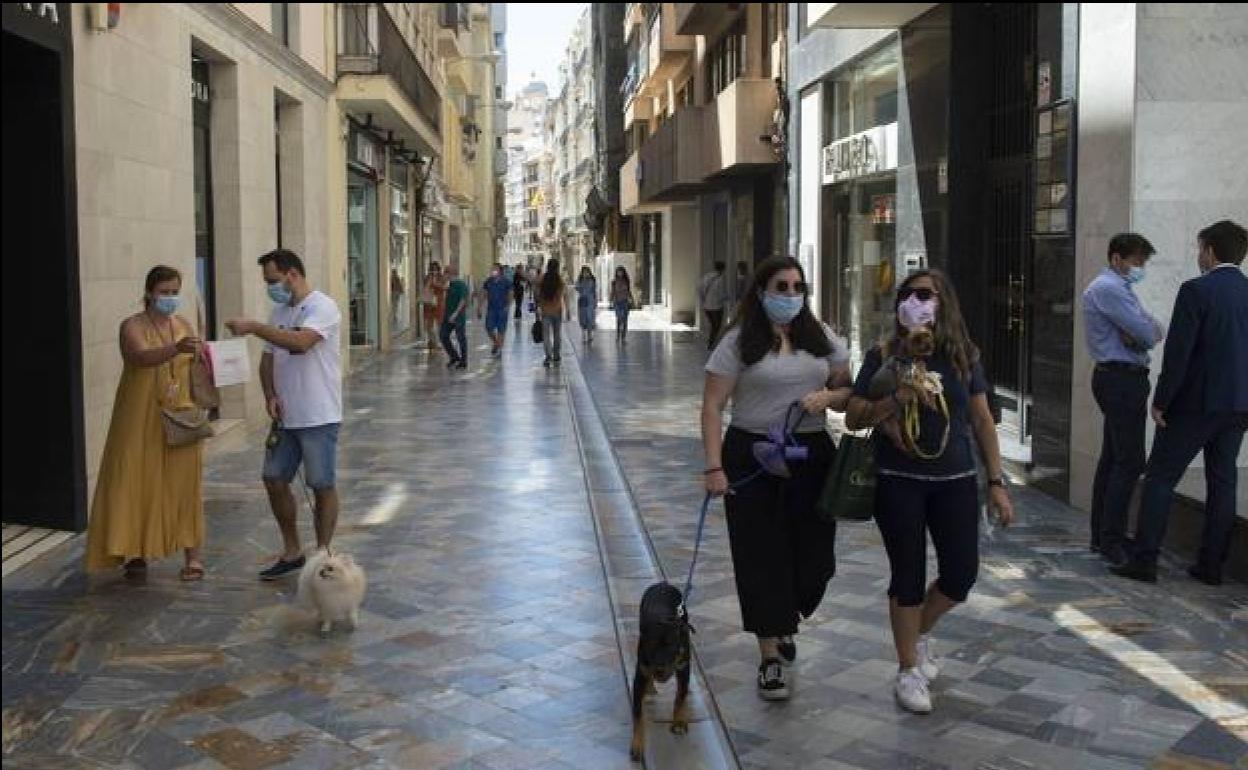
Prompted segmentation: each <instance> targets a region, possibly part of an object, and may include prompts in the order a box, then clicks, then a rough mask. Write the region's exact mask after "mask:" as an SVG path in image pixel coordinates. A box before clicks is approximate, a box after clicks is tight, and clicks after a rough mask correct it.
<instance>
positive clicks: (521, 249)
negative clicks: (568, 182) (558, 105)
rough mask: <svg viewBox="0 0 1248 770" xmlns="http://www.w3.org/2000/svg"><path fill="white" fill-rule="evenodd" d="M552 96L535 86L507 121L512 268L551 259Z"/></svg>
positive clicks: (528, 89) (514, 103) (508, 258)
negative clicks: (549, 139)
mask: <svg viewBox="0 0 1248 770" xmlns="http://www.w3.org/2000/svg"><path fill="white" fill-rule="evenodd" d="M549 102H550V97H549V90H548V89H547V87H546V84H545V83H542V82H540V81H532V82H530V83H529V84H528V85H526V86H525V87H524V88H523V89H521V90H520V92H519V93H518V94H517V95H516V97H515V99H513V100H512V104H511V109H510V110H509V112H508V115H507V142H506V146H507V159H508V160H507V163H508V167H507V206H508V211H507V239H506V250H505V252H506V253H505V256H506V261H507V263H508V264H511V265H515V264H525V265H528V266H540V265H543V264H545V262H546V260H547V259H549V258H550V257H551V256H553V253H552V250H551V246H552V241H551V233H550V230H549V220H550V219H551V216H552V215H551V211H552V210H553V201H552V200H551V180H550V168H551V164H550V150H549V148H548V147H547V144H546V137H547V135H548V134H547V129H546V121H547V117H548V114H549V113H548V104H549Z"/></svg>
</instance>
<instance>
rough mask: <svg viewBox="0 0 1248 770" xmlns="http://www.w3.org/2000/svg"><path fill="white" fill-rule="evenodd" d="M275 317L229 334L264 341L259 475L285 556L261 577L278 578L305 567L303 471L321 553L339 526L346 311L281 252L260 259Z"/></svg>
mask: <svg viewBox="0 0 1248 770" xmlns="http://www.w3.org/2000/svg"><path fill="white" fill-rule="evenodd" d="M258 262H259V264H260V268H261V270H262V275H263V277H264V282H265V284H267V290H268V294H269V299H270V300H272V301H273V303H274V308H273V313H272V315H271V316H270V317H269V322H268V323H267V324H262V323H258V322H256V321H252V320H249V319H246V318H236V319H233V320H231V321H227V322H226V324H225V325H226V328H228V329H229V330H230V332H231V333H233V334H235V335H238V336H240V337H241V336H244V335H248V334H254V335H256V336H257V337H259V338H260V339H262V340H264V342H265V346H264V355H263V356H262V357H261V359H260V385H261V387H262V388H263V389H264V399H265V405H266V407H267V409H268V412H269V417H270V418H272V420H273V428H272V430H271V432H270V440H269V442H268V446H267V447H266V452H265V455H264V470H263V471H262V473H261V476H262V478H263V479H264V486H265V489H266V490H267V491H268V493H269V504H270V505H271V507H272V509H273V517H274V518H275V519H276V520H277V525H278V528H279V529H280V530H281V533H282V546H283V551H282V555H281V557H280V558H279V559H278V560H277V561H276V562H275V563H274V564H273V565H272V566H270V567H269V568H268V569H265V570H263V571H261V573H260V578H261V579H262V580H276V579H278V578H280V577H283V576H285V575H288V574H290V573H292V572H297V571H298V570H300V569H302V568H303V565H304V564H305V562H306V560H305V558H304V555H303V549H302V547H301V546H300V544H299V527H298V523H297V520H296V517H297V514H298V506H297V505H296V504H295V496H294V494H293V493H292V492H291V489H290V485H291V482H293V481H294V479H295V475H296V473H297V472H298V470H299V467H300V465H302V466H303V473H304V483H305V484H307V486H308V487H310V488H311V489H312V495H313V498H314V499H315V501H316V510H315V512H314V516H313V519H312V523H313V526H314V528H315V530H316V547H317V548H318V549H320V548H329V545H330V543H331V542H332V541H333V539H334V530H335V529H336V528H337V526H338V508H339V502H338V489H337V482H336V479H337V472H336V470H337V463H338V433H339V429H340V427H341V425H342V360H341V352H340V350H341V346H340V340H341V333H340V329H341V326H342V313H341V312H340V311H339V310H338V304H337V303H336V302H334V300H333V299H331V298H330V297H329V296H328V295H327V294H324V293H323V292H320V291H316V290H314V289H313V288H312V286H311V285H310V284H309V283H308V279H307V272H306V271H305V270H304V267H303V260H301V259H300V258H299V256H298V255H297V254H295V253H294V252H293V251H290V250H288V249H275V250H274V251H270V252H269V253H267V254H265V255H264V256H262V257H260V259H259V260H258Z"/></svg>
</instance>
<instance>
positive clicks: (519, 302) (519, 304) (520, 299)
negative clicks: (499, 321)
mask: <svg viewBox="0 0 1248 770" xmlns="http://www.w3.org/2000/svg"><path fill="white" fill-rule="evenodd" d="M523 309H524V293H523V292H522V293H520V294H518V295H517V296H516V316H515V317H516V320H517V321H518V320H520V317H521V311H522V310H523Z"/></svg>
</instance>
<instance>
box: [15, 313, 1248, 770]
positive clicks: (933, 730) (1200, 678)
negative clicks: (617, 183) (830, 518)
mask: <svg viewBox="0 0 1248 770" xmlns="http://www.w3.org/2000/svg"><path fill="white" fill-rule="evenodd" d="M604 321H608V322H609V316H608V317H605V318H604ZM604 325H606V324H604ZM662 328H663V325H662V324H659V323H655V322H647V320H646V319H645V317H644V316H642V317H639V318H638V319H637V322H636V323H635V324H634V329H635V330H636V331H634V332H632V333H631V336H630V340H629V342H628V344H627V345H626V346H623V347H617V346H616V345H615V343H614V342H613V339H612V337H613V335H612V334H611V332H610V330H609V328H608V329H604V330H603V332H602V333H600V335H599V339H598V341H596V342H595V343H593V346H592V348H591V349H588V350H583V351H582V356H581V360H580V363H579V368H580V370H581V371H582V372H583V374H584V376H585V377H586V379H587V380H588V382H589V385H590V387H591V388H592V390H593V393H594V399H595V400H596V402H597V406H598V409H599V412H600V413H601V415H602V417H603V420H604V422H605V426H606V428H607V431H608V434H609V436H610V437H611V439H612V442H613V445H614V449H615V452H616V455H617V457H618V459H619V461H620V462H621V465H622V469H623V471H624V473H625V476H626V479H627V481H628V484H629V486H630V488H631V490H632V493H633V497H634V498H635V500H636V502H637V504H638V506H639V507H640V510H641V513H642V514H643V516H644V520H645V522H646V525H647V528H648V530H649V534H650V537H651V539H652V541H653V542H654V544H655V546H656V550H657V552H658V554H659V556H660V558H661V560H662V561H663V567H664V569H665V571H666V573H667V574H668V575H670V576H677V575H681V574H683V570H684V569H685V567H686V566H687V564H688V559H689V556H690V555H691V551H692V544H693V533H694V527H695V523H696V515H697V505H698V503H699V502H700V500H701V492H700V490H699V488H698V483H699V482H700V470H701V464H702V459H701V450H700V446H699V443H698V439H697V427H696V425H697V406H698V399H699V392H700V387H701V369H700V367H701V363H702V360H703V358H704V355H705V353H704V347H705V345H704V343H703V342H702V341H701V340H700V338H698V337H697V336H696V335H694V334H693V333H690V332H684V331H676V332H671V331H661V329H662ZM472 331H473V332H474V333H475V332H478V331H479V329H477V328H476V327H475V326H474V327H473V328H472ZM523 331H527V328H526V329H524V330H523ZM567 332H568V333H567V334H566V335H565V336H566V337H568V338H572V339H573V340H575V338H576V337H577V336H578V331H577V330H576V329H575V327H574V326H573V327H570V328H569V329H568V330H567ZM474 340H477V341H478V342H479V341H480V336H479V335H474ZM578 347H579V346H578ZM474 353H475V360H474V361H473V362H472V366H471V368H470V370H469V371H468V372H465V373H454V374H451V373H447V372H446V370H445V369H444V368H443V361H444V359H442V358H441V357H440V356H435V357H434V358H432V359H429V358H427V357H426V354H425V353H424V352H421V351H417V350H401V351H397V352H396V353H394V354H391V355H389V356H386V357H382V358H380V359H378V360H377V361H375V362H373V363H371V364H370V365H368V366H367V367H365V368H364V370H363V371H362V372H360V373H359V374H357V375H356V376H355V377H353V378H352V379H351V381H350V383H349V388H348V393H347V405H348V414H347V421H346V424H345V425H344V429H343V434H342V454H341V457H340V486H341V488H342V491H343V499H344V511H343V517H342V526H341V527H340V530H339V538H338V540H337V541H336V543H337V545H338V546H339V547H340V548H341V549H343V550H347V551H351V552H353V553H354V554H355V555H356V556H357V559H358V560H359V561H360V562H361V563H362V564H364V565H365V567H366V568H367V569H368V570H369V578H370V581H369V582H370V588H369V593H368V597H367V599H366V601H365V607H364V613H363V618H362V622H361V627H360V628H359V630H358V631H356V632H355V633H354V634H349V633H346V632H343V631H335V633H334V634H333V635H332V636H331V637H329V638H327V639H322V638H320V637H319V636H317V634H316V633H315V626H314V623H313V621H312V619H311V618H310V617H309V616H307V615H305V614H303V613H302V612H301V611H299V610H298V609H296V608H295V607H294V606H293V605H292V603H291V598H292V596H291V592H292V589H293V585H292V584H291V583H277V584H266V583H260V582H258V581H257V580H256V579H255V573H256V571H257V570H258V569H260V568H261V567H263V566H265V565H266V564H267V563H268V562H269V561H270V560H271V559H272V558H273V557H274V556H275V554H276V549H277V548H278V538H277V534H276V531H275V528H274V525H273V523H272V520H271V517H270V514H269V513H268V509H267V504H266V502H265V500H264V498H263V493H262V490H261V488H260V485H259V483H258V482H257V481H256V477H257V475H258V468H259V462H260V454H259V449H258V447H259V444H260V442H261V440H262V435H260V434H252V435H245V434H240V435H235V436H231V437H227V438H226V439H225V440H224V441H223V442H222V444H220V445H219V446H217V447H216V448H214V450H213V452H212V455H211V459H210V461H209V462H208V464H207V467H206V470H205V476H206V487H205V488H206V493H207V495H208V504H207V508H208V514H207V515H208V525H209V532H210V541H209V544H208V547H207V550H206V553H205V557H206V561H207V564H208V568H209V575H208V578H207V580H205V581H204V582H203V583H200V584H194V585H186V584H182V583H179V582H178V580H177V574H176V570H177V564H176V562H175V561H173V560H170V561H168V562H166V563H163V564H160V565H156V566H155V567H154V568H153V570H152V574H151V576H150V577H149V578H148V580H147V582H146V583H145V584H134V583H128V582H125V581H123V580H121V579H119V578H116V577H113V576H104V577H98V578H92V579H90V580H88V579H87V578H85V577H84V576H83V575H82V572H81V569H80V566H79V564H80V556H81V539H80V538H79V539H76V540H75V541H73V542H72V543H68V544H65V545H62V546H60V547H58V549H56V550H55V551H53V552H51V553H50V554H48V555H47V556H45V557H43V558H41V559H40V560H38V561H37V562H36V563H34V564H33V565H31V566H29V567H27V568H25V569H23V570H22V571H21V572H19V573H18V574H17V575H15V576H12V577H9V578H6V579H5V581H4V588H3V641H4V644H3V724H4V766H5V767H6V768H7V767H13V768H97V767H109V768H113V767H117V768H134V769H139V768H143V769H146V768H152V769H155V768H159V769H160V770H165V769H167V768H169V769H171V768H204V769H208V768H237V769H238V770H250V769H251V768H287V767H289V768H300V769H301V770H305V769H309V768H343V769H344V770H345V769H346V768H383V767H395V768H433V769H441V768H477V769H480V768H491V769H493V770H506V769H507V768H539V769H540V768H564V769H565V770H566V768H569V767H577V768H582V769H583V770H599V769H600V768H605V769H606V770H611V768H626V767H630V763H629V762H628V757H627V753H626V748H627V736H628V713H627V711H628V709H627V701H626V697H627V696H626V687H625V683H624V677H623V675H622V674H623V672H622V669H621V663H620V656H619V649H618V646H617V639H616V637H615V632H614V628H615V627H614V624H613V619H612V616H611V607H610V606H609V602H608V600H607V592H606V586H605V583H604V578H603V567H602V563H601V561H600V557H599V553H598V544H597V543H598V541H597V538H596V536H595V530H594V526H595V525H594V522H593V521H592V519H591V517H590V516H589V514H588V511H587V508H588V506H587V494H586V487H585V472H584V470H583V468H582V465H581V459H580V455H579V454H578V447H577V437H576V435H575V434H574V430H573V421H572V419H571V414H570V411H569V402H568V391H567V388H566V384H565V383H566V380H565V377H571V376H574V370H575V367H576V365H575V364H573V362H571V361H568V362H567V364H566V366H567V368H568V371H567V372H562V373H561V372H558V371H550V372H548V371H546V370H544V369H542V367H541V366H540V363H539V361H540V349H539V348H537V347H535V346H533V345H532V344H531V343H529V342H528V341H527V340H526V339H523V338H517V337H513V338H512V339H511V340H509V341H508V343H507V348H506V353H505V355H504V358H503V359H502V361H500V362H492V361H488V360H485V356H484V355H483V353H484V348H483V346H481V345H479V346H478V348H477V350H475V351H474ZM578 419H579V417H578ZM1017 494H1018V507H1019V510H1020V513H1021V514H1022V517H1023V520H1022V522H1021V523H1020V524H1019V525H1018V526H1017V527H1015V528H1014V529H1012V530H1011V531H1010V532H1009V533H1008V534H1006V535H1003V536H1001V537H999V538H998V540H997V541H996V542H995V543H994V546H993V549H992V551H991V552H990V554H989V555H988V557H987V558H986V559H985V564H984V570H983V574H982V577H981V581H980V583H979V585H978V586H977V589H976V592H975V593H974V594H973V599H972V601H970V602H969V603H968V605H967V606H966V607H963V608H960V609H959V610H957V611H956V612H955V613H954V614H953V615H952V616H950V617H949V619H948V622H946V623H945V624H943V625H942V627H941V628H940V631H939V635H938V638H937V651H938V652H939V653H940V654H941V655H943V656H944V657H945V659H946V664H945V668H944V673H943V674H942V677H941V679H940V680H939V681H938V682H937V684H936V686H935V694H936V702H937V711H936V713H935V714H933V715H931V716H928V717H916V716H910V715H907V714H904V713H902V712H901V711H899V710H898V709H897V707H896V706H895V705H894V704H893V702H892V697H891V690H890V674H891V671H892V669H893V667H894V663H893V662H892V653H891V646H890V643H889V637H888V632H887V622H886V616H885V613H884V605H883V592H884V585H885V576H886V565H885V561H884V555H883V551H882V549H881V547H880V545H879V541H878V537H877V535H876V533H875V531H874V529H873V528H872V527H871V526H869V525H865V526H864V525H859V526H846V527H844V529H843V531H842V533H841V537H840V543H839V545H838V558H839V564H840V568H839V574H838V575H837V577H836V578H835V579H834V580H833V582H832V584H831V586H830V589H829V592H828V595H827V598H826V600H825V602H824V605H823V607H822V608H821V610H820V612H819V613H818V614H817V616H816V618H815V619H814V620H813V621H812V622H810V623H808V624H806V625H805V626H804V628H803V633H802V635H801V636H800V637H799V647H800V653H799V656H800V661H799V666H798V668H797V673H798V679H797V686H796V691H795V694H794V697H793V699H792V700H791V701H790V702H788V703H784V704H765V703H763V702H762V701H760V700H759V699H758V698H757V696H756V694H755V692H754V683H753V677H754V667H755V664H756V660H755V658H756V654H757V653H756V649H755V646H754V643H753V641H752V639H750V638H748V637H747V636H746V635H744V634H742V633H741V632H740V630H739V615H738V609H737V605H736V598H735V590H734V585H733V580H732V571H731V563H730V560H729V557H728V554H727V540H726V532H725V529H724V525H723V520H722V514H721V513H720V512H719V510H716V512H715V513H714V515H713V518H712V521H711V522H710V525H709V526H708V537H707V542H706V546H705V548H704V551H703V559H702V561H701V562H700V566H699V573H698V577H697V588H696V591H695V593H694V596H693V599H692V612H693V618H694V622H695V625H696V627H697V630H698V633H697V635H696V637H695V643H696V644H697V647H698V653H699V656H700V658H701V662H702V665H703V667H704V668H705V670H706V671H707V673H708V677H709V683H710V685H711V687H712V691H713V694H714V697H715V699H716V701H717V704H718V711H719V713H721V714H722V716H723V719H724V721H725V724H726V727H727V730H728V733H729V735H730V736H731V739H732V741H733V745H734V748H735V750H736V752H737V755H738V757H739V759H740V762H741V764H742V765H743V766H745V767H751V768H753V767H760V768H761V767H767V768H788V767H800V768H811V769H812V770H837V769H839V770H845V769H846V768H860V769H862V770H871V769H872V768H899V767H907V768H923V769H926V768H942V767H948V768H982V769H983V770H1023V769H1024V768H1027V769H1033V768H1060V770H1075V769H1076V768H1100V769H1103V770H1119V769H1120V768H1138V767H1156V768H1165V769H1167V770H1169V769H1172V768H1193V769H1195V770H1209V769H1213V768H1239V770H1243V768H1248V744H1246V743H1245V739H1246V738H1248V711H1246V710H1245V703H1246V702H1248V590H1246V589H1245V587H1244V586H1242V585H1235V586H1227V587H1224V588H1221V589H1212V588H1205V587H1203V586H1200V585H1198V584H1194V583H1192V582H1191V581H1190V580H1188V579H1187V578H1186V576H1183V575H1182V572H1181V570H1176V569H1175V568H1174V567H1175V566H1176V565H1169V567H1168V568H1167V569H1165V570H1163V575H1162V582H1161V583H1159V584H1158V585H1157V586H1145V585H1138V584H1134V583H1127V582H1123V581H1119V580H1117V579H1112V578H1109V577H1107V576H1106V575H1105V573H1104V571H1103V568H1102V567H1101V565H1100V564H1098V563H1097V562H1096V560H1095V559H1093V558H1091V557H1090V556H1089V555H1088V554H1087V553H1086V552H1085V550H1084V548H1083V543H1084V542H1085V541H1086V532H1085V531H1084V530H1083V529H1082V527H1083V517H1081V516H1080V515H1079V514H1077V513H1076V512H1074V511H1072V510H1070V509H1069V508H1066V507H1065V506H1062V505H1060V504H1058V503H1056V502H1054V501H1053V500H1051V499H1050V498H1046V497H1044V496H1042V495H1039V494H1036V493H1032V492H1029V491H1027V490H1019V491H1018V493H1017ZM301 517H302V525H303V530H304V534H305V538H306V539H308V540H309V541H310V529H311V527H310V521H309V520H308V516H307V513H306V511H304V512H303V513H302V514H301ZM1177 566H1181V565H1177ZM625 643H626V644H631V640H626V642H625ZM690 745H691V746H692V743H691V744H690ZM682 766H683V763H682Z"/></svg>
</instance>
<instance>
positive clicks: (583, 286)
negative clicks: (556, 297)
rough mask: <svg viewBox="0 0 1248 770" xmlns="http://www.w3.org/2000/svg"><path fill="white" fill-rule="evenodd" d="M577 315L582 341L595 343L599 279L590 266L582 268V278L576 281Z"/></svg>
mask: <svg viewBox="0 0 1248 770" xmlns="http://www.w3.org/2000/svg"><path fill="white" fill-rule="evenodd" d="M576 315H577V320H578V321H579V322H580V324H581V340H582V341H583V342H593V341H594V329H595V328H596V327H597V325H598V279H597V278H595V277H594V273H593V271H592V270H590V269H589V265H584V266H582V267H581V277H580V278H578V279H577V280H576Z"/></svg>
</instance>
